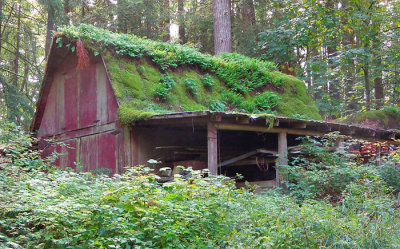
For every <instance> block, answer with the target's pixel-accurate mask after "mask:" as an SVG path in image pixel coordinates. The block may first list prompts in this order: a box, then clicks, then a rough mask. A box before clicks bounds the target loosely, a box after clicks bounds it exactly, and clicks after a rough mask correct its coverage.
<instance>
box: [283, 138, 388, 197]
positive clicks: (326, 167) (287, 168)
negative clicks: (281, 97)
mask: <svg viewBox="0 0 400 249" xmlns="http://www.w3.org/2000/svg"><path fill="white" fill-rule="evenodd" d="M337 135H338V134H337V133H331V134H330V136H328V137H327V138H313V137H306V138H304V139H303V141H302V147H303V150H304V152H305V156H301V157H294V158H292V160H291V163H290V165H282V168H283V171H284V173H283V174H287V175H288V180H289V181H288V182H287V185H288V187H289V189H290V193H291V194H292V195H293V196H295V197H296V198H298V199H299V200H306V199H320V198H327V199H329V200H331V201H332V202H336V201H340V200H341V199H342V193H343V191H344V190H346V188H347V186H348V185H349V184H351V183H355V182H358V181H364V180H365V181H367V182H368V181H370V182H379V181H380V180H381V178H380V174H379V172H378V168H377V167H376V165H375V163H374V162H372V161H371V162H370V163H360V162H357V160H355V159H354V156H353V155H352V154H351V153H343V152H340V151H335V150H334V148H335V141H336V140H337ZM382 187H385V185H384V184H383V185H382Z"/></svg>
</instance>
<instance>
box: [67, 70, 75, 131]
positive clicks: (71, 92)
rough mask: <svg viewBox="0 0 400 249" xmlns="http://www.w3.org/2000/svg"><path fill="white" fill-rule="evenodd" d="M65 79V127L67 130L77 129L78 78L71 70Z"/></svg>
mask: <svg viewBox="0 0 400 249" xmlns="http://www.w3.org/2000/svg"><path fill="white" fill-rule="evenodd" d="M67 77H68V78H66V80H65V86H64V88H65V90H64V103H65V104H64V114H65V129H66V130H67V131H70V130H75V129H78V78H77V75H76V73H75V72H73V71H72V70H71V71H70V72H69V74H68V76H67Z"/></svg>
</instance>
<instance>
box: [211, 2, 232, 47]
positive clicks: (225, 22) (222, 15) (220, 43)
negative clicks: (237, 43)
mask: <svg viewBox="0 0 400 249" xmlns="http://www.w3.org/2000/svg"><path fill="white" fill-rule="evenodd" d="M213 17H214V53H215V54H216V55H218V54H220V53H224V52H228V53H230V52H232V26H231V13H230V2H229V0H213Z"/></svg>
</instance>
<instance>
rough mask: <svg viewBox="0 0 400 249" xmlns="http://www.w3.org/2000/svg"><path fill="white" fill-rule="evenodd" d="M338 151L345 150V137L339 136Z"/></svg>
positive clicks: (337, 141)
mask: <svg viewBox="0 0 400 249" xmlns="http://www.w3.org/2000/svg"><path fill="white" fill-rule="evenodd" d="M335 146H336V151H339V152H344V137H343V136H339V137H338V138H337V140H336V145H335Z"/></svg>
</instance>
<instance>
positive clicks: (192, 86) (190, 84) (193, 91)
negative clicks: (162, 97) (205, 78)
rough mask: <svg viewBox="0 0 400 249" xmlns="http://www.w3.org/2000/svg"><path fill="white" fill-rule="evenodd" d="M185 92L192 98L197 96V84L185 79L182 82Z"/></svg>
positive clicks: (193, 80) (192, 80)
mask: <svg viewBox="0 0 400 249" xmlns="http://www.w3.org/2000/svg"><path fill="white" fill-rule="evenodd" d="M184 83H185V87H186V90H187V91H188V92H189V93H190V94H192V95H193V96H197V84H196V80H195V79H190V78H189V79H185V80H184Z"/></svg>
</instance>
